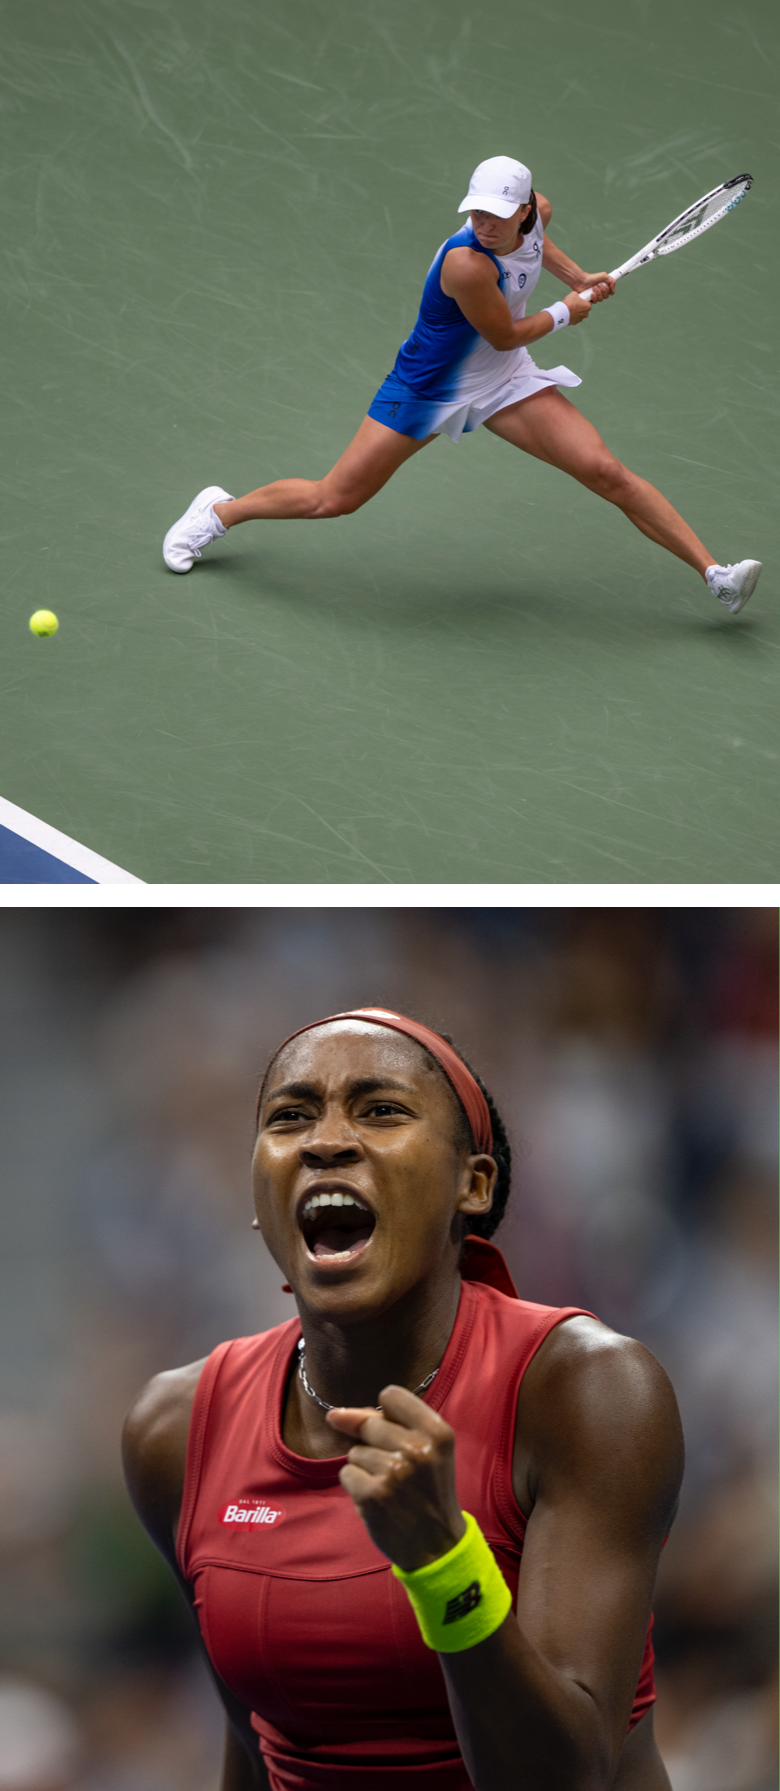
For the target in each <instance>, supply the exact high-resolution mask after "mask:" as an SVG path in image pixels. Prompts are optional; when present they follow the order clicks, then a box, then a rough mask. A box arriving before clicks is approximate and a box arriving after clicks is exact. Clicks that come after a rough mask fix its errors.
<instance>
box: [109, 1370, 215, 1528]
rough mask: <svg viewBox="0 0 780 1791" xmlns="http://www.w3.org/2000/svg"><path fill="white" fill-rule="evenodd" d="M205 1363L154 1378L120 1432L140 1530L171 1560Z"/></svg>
mask: <svg viewBox="0 0 780 1791" xmlns="http://www.w3.org/2000/svg"><path fill="white" fill-rule="evenodd" d="M205 1361H206V1358H205V1357H204V1358H203V1360H202V1361H200V1362H189V1363H188V1364H187V1365H186V1367H184V1368H171V1369H168V1370H166V1372H165V1373H164V1374H156V1375H155V1376H154V1378H153V1380H151V1381H148V1382H147V1384H146V1386H145V1387H144V1388H142V1390H141V1392H140V1393H139V1394H138V1397H137V1399H134V1401H133V1404H132V1405H131V1407H130V1410H129V1412H128V1414H127V1417H126V1419H125V1422H124V1427H123V1430H122V1459H123V1462H124V1469H125V1479H126V1481H127V1488H128V1492H129V1494H130V1497H131V1499H132V1501H133V1504H134V1506H135V1509H136V1511H137V1512H138V1516H139V1517H140V1519H141V1522H142V1524H143V1525H144V1527H145V1528H146V1529H147V1530H148V1531H149V1534H150V1536H151V1537H152V1538H153V1540H154V1541H155V1542H156V1543H157V1546H158V1548H160V1549H161V1550H162V1552H163V1554H165V1555H167V1556H168V1558H169V1559H171V1558H172V1556H173V1551H174V1545H175V1536H176V1525H177V1522H178V1518H179V1512H180V1510H181V1501H182V1493H183V1491H184V1469H185V1464H186V1459H187V1438H188V1436H189V1429H190V1419H191V1417H192V1404H193V1400H194V1398H195V1392H196V1388H197V1385H198V1382H199V1380H200V1377H201V1373H202V1371H203V1368H204V1365H205Z"/></svg>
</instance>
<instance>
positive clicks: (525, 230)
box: [471, 187, 536, 1075]
mask: <svg viewBox="0 0 780 1791" xmlns="http://www.w3.org/2000/svg"><path fill="white" fill-rule="evenodd" d="M530 205H531V210H530V211H529V213H528V217H527V218H524V219H523V222H522V224H521V225H520V235H521V236H530V234H531V231H532V230H533V227H534V224H535V223H536V194H535V192H534V189H533V187H532V188H531V199H530ZM471 1073H472V1075H473V1074H474V1072H473V1070H472V1072H471Z"/></svg>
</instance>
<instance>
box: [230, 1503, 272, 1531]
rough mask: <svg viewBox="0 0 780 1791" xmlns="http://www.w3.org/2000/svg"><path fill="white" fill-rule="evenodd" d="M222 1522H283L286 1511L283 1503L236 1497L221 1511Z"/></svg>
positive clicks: (231, 1524)
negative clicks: (269, 1502) (273, 1503)
mask: <svg viewBox="0 0 780 1791" xmlns="http://www.w3.org/2000/svg"><path fill="white" fill-rule="evenodd" d="M219 1521H220V1523H221V1524H228V1525H230V1526H231V1527H232V1526H233V1524H252V1525H254V1524H268V1525H271V1524H281V1523H282V1522H283V1521H284V1511H283V1510H282V1507H281V1505H267V1504H266V1503H265V1500H264V1499H234V1500H233V1501H232V1503H231V1504H230V1505H223V1506H222V1509H221V1511H220V1512H219Z"/></svg>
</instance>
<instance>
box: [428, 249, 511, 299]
mask: <svg viewBox="0 0 780 1791" xmlns="http://www.w3.org/2000/svg"><path fill="white" fill-rule="evenodd" d="M439 279H440V282H441V289H442V292H444V293H446V295H447V297H448V298H456V297H457V295H458V293H459V292H466V291H469V292H474V291H478V290H479V289H480V288H485V289H487V288H489V287H491V286H495V285H497V283H498V268H497V267H496V265H495V262H493V261H491V260H490V257H489V255H483V254H482V253H481V252H480V250H479V249H467V248H462V249H448V250H447V253H446V255H445V257H444V260H443V262H442V264H441V269H440V272H439Z"/></svg>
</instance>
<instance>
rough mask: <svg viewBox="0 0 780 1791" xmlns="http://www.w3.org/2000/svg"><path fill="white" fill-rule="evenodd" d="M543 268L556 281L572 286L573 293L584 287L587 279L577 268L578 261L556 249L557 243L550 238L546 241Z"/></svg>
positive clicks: (547, 237)
mask: <svg viewBox="0 0 780 1791" xmlns="http://www.w3.org/2000/svg"><path fill="white" fill-rule="evenodd" d="M542 267H543V268H544V270H545V272H546V273H548V274H553V275H554V277H555V279H556V280H562V281H563V284H564V286H570V287H571V289H572V291H575V290H576V288H577V286H578V285H582V283H583V281H585V280H586V277H587V276H586V275H585V274H584V273H583V271H582V268H581V267H578V266H577V263H576V261H572V260H571V257H570V256H569V255H564V253H563V250H562V249H558V248H556V246H555V243H551V242H550V238H549V236H546V237H545V239H544V249H543V252H542Z"/></svg>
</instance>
